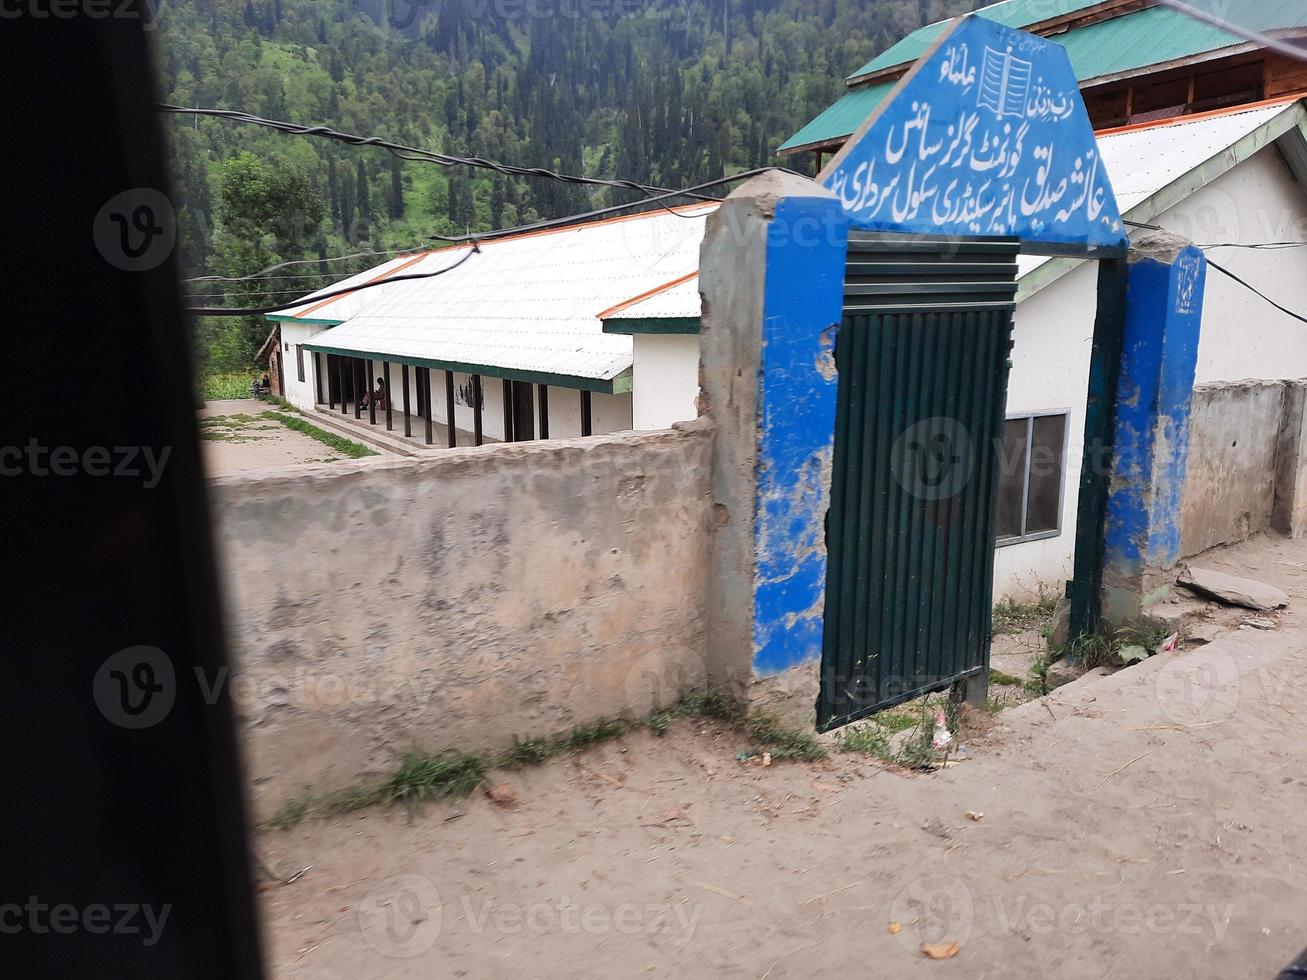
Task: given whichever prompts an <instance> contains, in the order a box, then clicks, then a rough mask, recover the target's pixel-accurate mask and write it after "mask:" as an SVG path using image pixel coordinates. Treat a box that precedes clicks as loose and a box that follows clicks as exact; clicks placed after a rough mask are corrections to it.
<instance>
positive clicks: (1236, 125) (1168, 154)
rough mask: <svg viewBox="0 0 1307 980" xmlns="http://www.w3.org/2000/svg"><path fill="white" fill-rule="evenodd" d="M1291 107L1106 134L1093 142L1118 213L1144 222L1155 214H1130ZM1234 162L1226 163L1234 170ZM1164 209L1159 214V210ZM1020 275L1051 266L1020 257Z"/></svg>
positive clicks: (1038, 258) (1042, 260) (1285, 105)
mask: <svg viewBox="0 0 1307 980" xmlns="http://www.w3.org/2000/svg"><path fill="white" fill-rule="evenodd" d="M1298 111H1300V110H1299V109H1298V108H1297V103H1296V102H1286V103H1280V104H1278V105H1272V106H1266V107H1263V108H1257V109H1245V110H1236V111H1229V112H1225V113H1222V114H1220V115H1206V116H1198V117H1195V118H1192V119H1186V118H1183V117H1182V118H1181V119H1179V120H1167V121H1165V122H1162V123H1158V124H1156V125H1152V126H1146V127H1140V128H1138V129H1127V130H1123V131H1118V132H1107V133H1104V134H1102V135H1100V136H1099V137H1098V149H1099V152H1100V153H1101V154H1102V156H1103V164H1104V166H1106V167H1107V173H1108V176H1109V177H1110V178H1111V180H1112V189H1113V190H1114V191H1115V192H1116V201H1117V204H1118V205H1119V206H1120V208H1121V214H1122V215H1123V216H1124V217H1126V218H1132V219H1134V220H1135V221H1150V220H1152V219H1153V218H1155V217H1157V214H1158V212H1157V211H1156V210H1154V209H1148V210H1147V211H1146V212H1142V213H1131V212H1133V211H1135V209H1137V208H1139V206H1140V205H1142V204H1145V203H1146V202H1147V201H1148V200H1149V199H1150V198H1152V197H1153V196H1154V195H1156V194H1158V193H1160V192H1161V191H1163V190H1164V189H1166V188H1167V187H1170V186H1171V185H1172V184H1174V183H1175V182H1176V181H1177V180H1179V179H1180V178H1181V177H1183V176H1185V174H1188V173H1191V172H1192V171H1194V170H1196V169H1197V168H1199V167H1201V166H1202V165H1203V164H1205V163H1206V162H1207V161H1209V160H1211V159H1212V158H1213V157H1216V156H1218V155H1220V154H1221V153H1224V152H1225V151H1226V150H1228V149H1229V148H1230V147H1232V146H1234V145H1235V144H1236V143H1238V142H1239V141H1240V140H1242V139H1243V138H1244V137H1246V136H1249V135H1251V134H1252V133H1254V132H1256V131H1257V130H1258V129H1260V128H1261V127H1263V126H1265V125H1266V124H1267V123H1269V122H1271V121H1272V120H1274V119H1275V118H1276V117H1277V116H1280V115H1282V114H1284V113H1286V112H1298ZM1236 163H1237V161H1231V166H1234V165H1235V164H1236ZM1163 210H1165V209H1163ZM1019 261H1020V268H1021V272H1020V276H1026V275H1029V274H1030V273H1031V272H1034V271H1035V270H1036V269H1038V268H1039V267H1040V266H1042V265H1045V264H1046V263H1048V262H1050V261H1054V260H1052V259H1050V258H1048V257H1045V256H1039V255H1023V256H1021V258H1020V260H1019Z"/></svg>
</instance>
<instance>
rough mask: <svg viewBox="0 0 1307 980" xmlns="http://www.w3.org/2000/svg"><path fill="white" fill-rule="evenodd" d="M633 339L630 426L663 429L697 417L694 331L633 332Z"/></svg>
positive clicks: (697, 367)
mask: <svg viewBox="0 0 1307 980" xmlns="http://www.w3.org/2000/svg"><path fill="white" fill-rule="evenodd" d="M634 340H635V345H634V358H635V368H634V375H633V376H634V391H633V393H632V394H633V395H634V403H633V410H632V423H631V424H632V427H633V428H636V429H667V428H671V425H672V423H673V422H689V421H691V420H693V419H696V418H698V416H699V410H698V408H697V407H696V405H695V402H696V401H697V400H698V398H699V336H698V334H691V335H688V336H687V335H685V334H637V335H636V336H635V338H634Z"/></svg>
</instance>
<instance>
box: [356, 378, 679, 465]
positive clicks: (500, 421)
mask: <svg viewBox="0 0 1307 980" xmlns="http://www.w3.org/2000/svg"><path fill="white" fill-rule="evenodd" d="M372 368H373V371H372V373H373V375H374V377H380V375H381V364H380V362H378V361H374V362H373V364H372ZM696 371H697V366H696ZM453 375H454V392H455V397H454V425H455V428H457V429H458V430H459V432H460V436H459V445H460V446H461V445H464V444H465V443H468V440H467V439H466V434H468V433H471V432H472V431H473V429H474V427H475V426H476V419H475V412H474V410H473V408H472V405H471V393H472V376H471V375H470V374H464V373H463V372H461V371H454V372H453ZM417 378H418V371H417V368H414V367H410V368H409V369H408V388H409V396H408V397H409V410H410V411H411V412H412V414H413V416H414V420H415V421H414V429H413V432H414V434H415V435H418V434H420V432H421V431H422V430H421V429H420V427H419V426H418V424H417V421H416V420H417V418H418V416H419V412H418V381H417ZM389 381H390V391H391V392H392V397H393V399H394V406H395V411H396V413H399V412H402V411H403V409H404V379H403V370H402V368H401V367H400V366H399V365H398V364H392V365H391V366H390V376H389ZM431 393H432V400H431V408H432V413H431V417H432V419H433V420H434V421H436V422H439V423H441V424H442V425H444V424H448V421H449V419H448V415H449V411H448V404H447V400H446V394H445V372H444V371H441V370H438V369H435V368H433V369H432V370H431ZM539 393H540V389H539V386H536V385H533V386H532V393H531V394H532V399H533V400H534V403H535V416H536V437H537V438H539V435H540V396H539ZM481 398H482V406H483V407H482V416H481V424H482V430H481V431H482V435H483V436H484V437H485V438H486V439H493V440H496V441H499V440H502V439H503V438H504V382H503V380H502V379H500V378H491V377H487V376H484V375H483V376H482V378H481ZM548 399H549V438H550V439H569V438H574V437H577V436H580V435H581V393H580V392H579V391H577V390H576V389H574V388H556V387H553V386H550V387H549V394H548ZM591 411H592V413H593V434H594V435H607V434H608V433H610V432H623V431H626V430H628V429H630V428H632V426H631V395H630V393H629V392H628V393H626V394H622V395H601V394H596V395H594V396H593V402H592V405H591ZM396 424H397V425H402V423H399V422H397V423H396ZM401 431H402V429H401ZM468 444H470V443H468Z"/></svg>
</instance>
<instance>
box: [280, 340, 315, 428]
mask: <svg viewBox="0 0 1307 980" xmlns="http://www.w3.org/2000/svg"><path fill="white" fill-rule="evenodd" d="M324 329H326V328H325V327H323V326H321V325H319V324H313V323H283V324H282V325H281V350H282V353H281V358H282V361H281V364H282V371H281V373H282V383H283V384H284V385H285V387H286V400H287V401H288V402H290V403H291V404H292V405H294V406H295V407H296V408H298V409H300V410H301V411H304V412H311V411H313V399H314V391H313V352H312V351H307V350H306V351H304V352H303V356H304V380H303V381H300V380H299V367H298V365H297V363H296V355H297V353H298V352H297V351H296V345H303V344H307V343H308V342H309V338H310V337H312V336H314V335H316V334H319V333H321V332H322V331H323V330H324ZM287 344H289V345H290V350H287V349H286V345H287ZM320 356H321V357H323V358H325V357H326V355H325V354H323V355H320ZM323 371H324V373H325V371H326V368H325V367H324V368H323Z"/></svg>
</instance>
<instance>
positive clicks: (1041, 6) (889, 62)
mask: <svg viewBox="0 0 1307 980" xmlns="http://www.w3.org/2000/svg"><path fill="white" fill-rule="evenodd" d="M1100 3H1102V0H1003V2H1002V3H996V4H992V5H991V6H988V7H981V8H980V10H979V11H978V13H981V14H984V16H985V19H986V20H992V21H995V22H997V23H999V24H1002V25H1003V26H1004V27H1029V26H1030V25H1031V24H1038V23H1041V22H1043V21H1046V20H1053V19H1054V18H1055V17H1061V16H1063V15H1065V14H1073V13H1075V12H1076V11H1077V10H1083V9H1084V8H1085V7H1097V6H1098V5H1099V4H1100ZM948 25H949V21H947V20H940V21H936V22H935V23H933V24H928V25H926V26H925V27H922V28H920V29H919V30H916V31H913V32H912V33H911V34H909V35H908V36H907V37H905V38H904V39H903V40H902V41H900V42H899V43H898V44H896V45H894V46H893V47H891V48H889V49H888V50H886V51H884V52H882V53H881V54H879V55H877V56H876V57H875V58H872V59H871V60H870V61H868V62H867V63H866V64H865V65H863V66H862V67H861V68H859V69H858V70H857V71H855V72H854V73H853V74H852V75H850V76H849V77H850V78H856V77H857V76H859V75H866V74H869V73H871V72H873V71H880V70H881V69H882V68H893V67H894V66H895V65H902V64H907V63H908V62H912V61H916V60H917V59H918V58H920V57H921V56H922V55H923V54H925V53H926V49H927V48H929V47H930V46H931V45H932V44H934V43H935V38H937V37H939V36H940V34H942V33H943V31H944V28H945V27H947V26H948Z"/></svg>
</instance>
